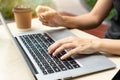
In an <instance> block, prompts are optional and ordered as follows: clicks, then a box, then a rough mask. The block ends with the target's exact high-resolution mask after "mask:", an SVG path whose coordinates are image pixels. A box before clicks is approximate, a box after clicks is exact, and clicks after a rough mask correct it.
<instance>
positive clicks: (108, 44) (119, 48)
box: [98, 39, 120, 55]
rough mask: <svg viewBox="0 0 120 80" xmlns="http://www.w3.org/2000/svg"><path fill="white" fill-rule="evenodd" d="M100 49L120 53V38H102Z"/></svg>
mask: <svg viewBox="0 0 120 80" xmlns="http://www.w3.org/2000/svg"><path fill="white" fill-rule="evenodd" d="M99 42H100V44H99V47H98V48H99V51H102V52H106V53H109V54H115V55H120V40H111V39H100V41H99Z"/></svg>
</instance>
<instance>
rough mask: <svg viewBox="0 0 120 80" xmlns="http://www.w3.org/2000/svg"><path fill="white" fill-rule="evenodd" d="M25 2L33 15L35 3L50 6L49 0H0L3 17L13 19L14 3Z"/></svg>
mask: <svg viewBox="0 0 120 80" xmlns="http://www.w3.org/2000/svg"><path fill="white" fill-rule="evenodd" d="M21 4H27V5H30V6H31V8H32V10H33V17H34V16H35V8H36V6H37V5H46V6H51V0H0V10H1V12H2V14H3V16H4V17H5V19H13V13H12V8H13V7H14V6H16V5H21Z"/></svg>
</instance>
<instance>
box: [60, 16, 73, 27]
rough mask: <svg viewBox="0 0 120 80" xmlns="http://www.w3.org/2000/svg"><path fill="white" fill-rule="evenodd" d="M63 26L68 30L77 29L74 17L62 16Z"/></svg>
mask: <svg viewBox="0 0 120 80" xmlns="http://www.w3.org/2000/svg"><path fill="white" fill-rule="evenodd" d="M62 19H63V24H62V26H65V27H66V28H75V24H74V21H73V17H70V16H62Z"/></svg>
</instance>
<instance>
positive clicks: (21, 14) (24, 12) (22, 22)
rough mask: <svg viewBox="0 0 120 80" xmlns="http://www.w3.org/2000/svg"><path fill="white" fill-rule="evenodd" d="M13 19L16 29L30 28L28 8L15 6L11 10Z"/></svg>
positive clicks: (29, 10) (30, 11)
mask: <svg viewBox="0 0 120 80" xmlns="http://www.w3.org/2000/svg"><path fill="white" fill-rule="evenodd" d="M13 13H14V18H15V22H16V26H17V28H18V29H29V28H31V19H32V9H31V8H30V7H28V6H21V5H19V6H16V7H14V8H13Z"/></svg>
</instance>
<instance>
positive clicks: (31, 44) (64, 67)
mask: <svg viewBox="0 0 120 80" xmlns="http://www.w3.org/2000/svg"><path fill="white" fill-rule="evenodd" d="M0 20H1V21H2V23H3V25H4V27H5V28H6V30H7V31H8V32H9V34H10V35H11V38H12V40H13V41H14V43H15V44H16V45H17V47H18V49H19V50H20V51H21V53H22V54H23V57H24V58H25V60H26V62H27V63H28V66H29V68H30V69H31V71H32V73H33V75H34V76H35V78H36V79H37V80H58V79H59V80H60V79H69V78H70V79H71V78H74V77H77V76H82V75H86V74H90V73H94V72H98V71H103V70H108V69H112V68H115V67H116V65H115V64H114V63H113V62H111V61H110V60H108V59H107V58H106V57H105V56H103V55H101V54H100V53H96V54H92V55H77V56H76V55H75V56H71V57H70V58H68V59H66V60H63V61H61V60H60V57H61V56H62V55H64V54H65V53H66V51H63V52H61V53H60V54H59V55H58V56H56V57H52V56H51V55H49V54H48V52H47V48H48V47H49V45H51V44H52V43H54V42H55V41H56V40H59V39H62V38H65V37H68V36H71V35H72V36H74V35H73V34H72V33H71V32H70V31H69V30H67V29H57V30H49V31H44V32H42V31H39V32H38V31H37V32H36V31H34V32H28V33H25V34H24V33H22V34H19V36H13V35H12V34H11V32H10V30H9V28H8V26H7V24H6V23H5V20H4V18H3V17H2V15H1V13H0Z"/></svg>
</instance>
